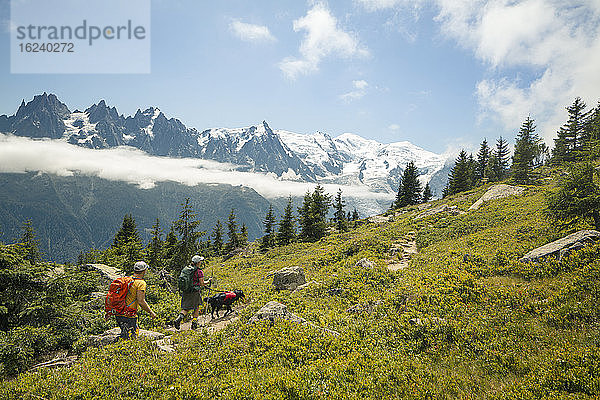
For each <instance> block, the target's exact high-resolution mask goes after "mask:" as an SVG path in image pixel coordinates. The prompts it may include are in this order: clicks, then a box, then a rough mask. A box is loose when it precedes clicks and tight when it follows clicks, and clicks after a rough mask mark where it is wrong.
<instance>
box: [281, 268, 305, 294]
mask: <svg viewBox="0 0 600 400" xmlns="http://www.w3.org/2000/svg"><path fill="white" fill-rule="evenodd" d="M305 283H306V277H305V276H304V270H303V269H302V267H286V268H283V269H280V270H279V271H275V272H274V273H273V285H274V286H275V289H277V290H295V289H296V288H297V287H298V286H302V285H304V284H305Z"/></svg>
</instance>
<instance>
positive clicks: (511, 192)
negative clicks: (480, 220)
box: [469, 184, 525, 211]
mask: <svg viewBox="0 0 600 400" xmlns="http://www.w3.org/2000/svg"><path fill="white" fill-rule="evenodd" d="M524 190H525V188H524V187H519V186H511V185H504V184H501V185H494V186H492V187H491V188H489V189H488V191H487V192H485V194H484V195H483V196H481V197H480V198H479V200H477V201H476V202H475V203H473V205H472V206H471V207H469V211H471V210H477V209H478V208H479V207H481V205H482V204H483V203H485V202H486V201H490V200H497V199H502V198H504V197H508V196H516V195H520V194H521V193H523V191H524Z"/></svg>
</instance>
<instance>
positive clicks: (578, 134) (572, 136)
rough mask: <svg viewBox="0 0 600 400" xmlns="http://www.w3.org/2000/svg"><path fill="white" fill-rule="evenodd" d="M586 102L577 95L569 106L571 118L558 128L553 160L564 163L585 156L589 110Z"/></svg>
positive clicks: (568, 110)
mask: <svg viewBox="0 0 600 400" xmlns="http://www.w3.org/2000/svg"><path fill="white" fill-rule="evenodd" d="M585 108H586V104H585V103H584V102H583V100H581V98H580V97H577V98H576V99H575V101H574V102H573V104H571V105H570V106H568V107H567V112H568V114H569V118H568V120H567V122H566V123H565V124H564V125H563V126H562V127H561V128H560V129H559V130H558V135H557V136H558V137H557V138H556V139H554V151H553V152H552V161H553V162H554V163H562V162H569V161H575V160H576V159H582V158H583V157H584V154H583V151H582V150H583V148H582V141H583V140H584V137H585V127H586V124H587V119H588V117H589V111H587V112H586V111H585Z"/></svg>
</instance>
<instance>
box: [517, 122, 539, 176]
mask: <svg viewBox="0 0 600 400" xmlns="http://www.w3.org/2000/svg"><path fill="white" fill-rule="evenodd" d="M533 122H534V121H533V120H532V119H531V118H530V117H529V116H528V117H527V119H526V120H525V121H524V122H523V124H522V125H521V129H520V130H519V133H518V135H517V140H516V143H515V152H514V155H513V163H512V172H513V178H514V179H515V182H516V183H521V184H528V183H531V181H532V180H533V167H534V160H535V156H536V153H538V151H539V144H540V140H539V138H538V136H537V135H536V133H535V125H534V124H533Z"/></svg>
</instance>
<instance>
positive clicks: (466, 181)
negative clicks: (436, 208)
mask: <svg viewBox="0 0 600 400" xmlns="http://www.w3.org/2000/svg"><path fill="white" fill-rule="evenodd" d="M473 167H474V162H473V157H472V156H471V157H469V156H467V152H466V151H464V150H461V151H460V153H459V154H458V157H457V158H456V161H455V162H454V167H452V169H451V170H450V174H449V175H448V185H447V188H446V189H444V192H445V194H444V196H450V195H453V194H456V193H460V192H464V191H467V190H470V189H471V188H472V187H473V171H474V168H473Z"/></svg>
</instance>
